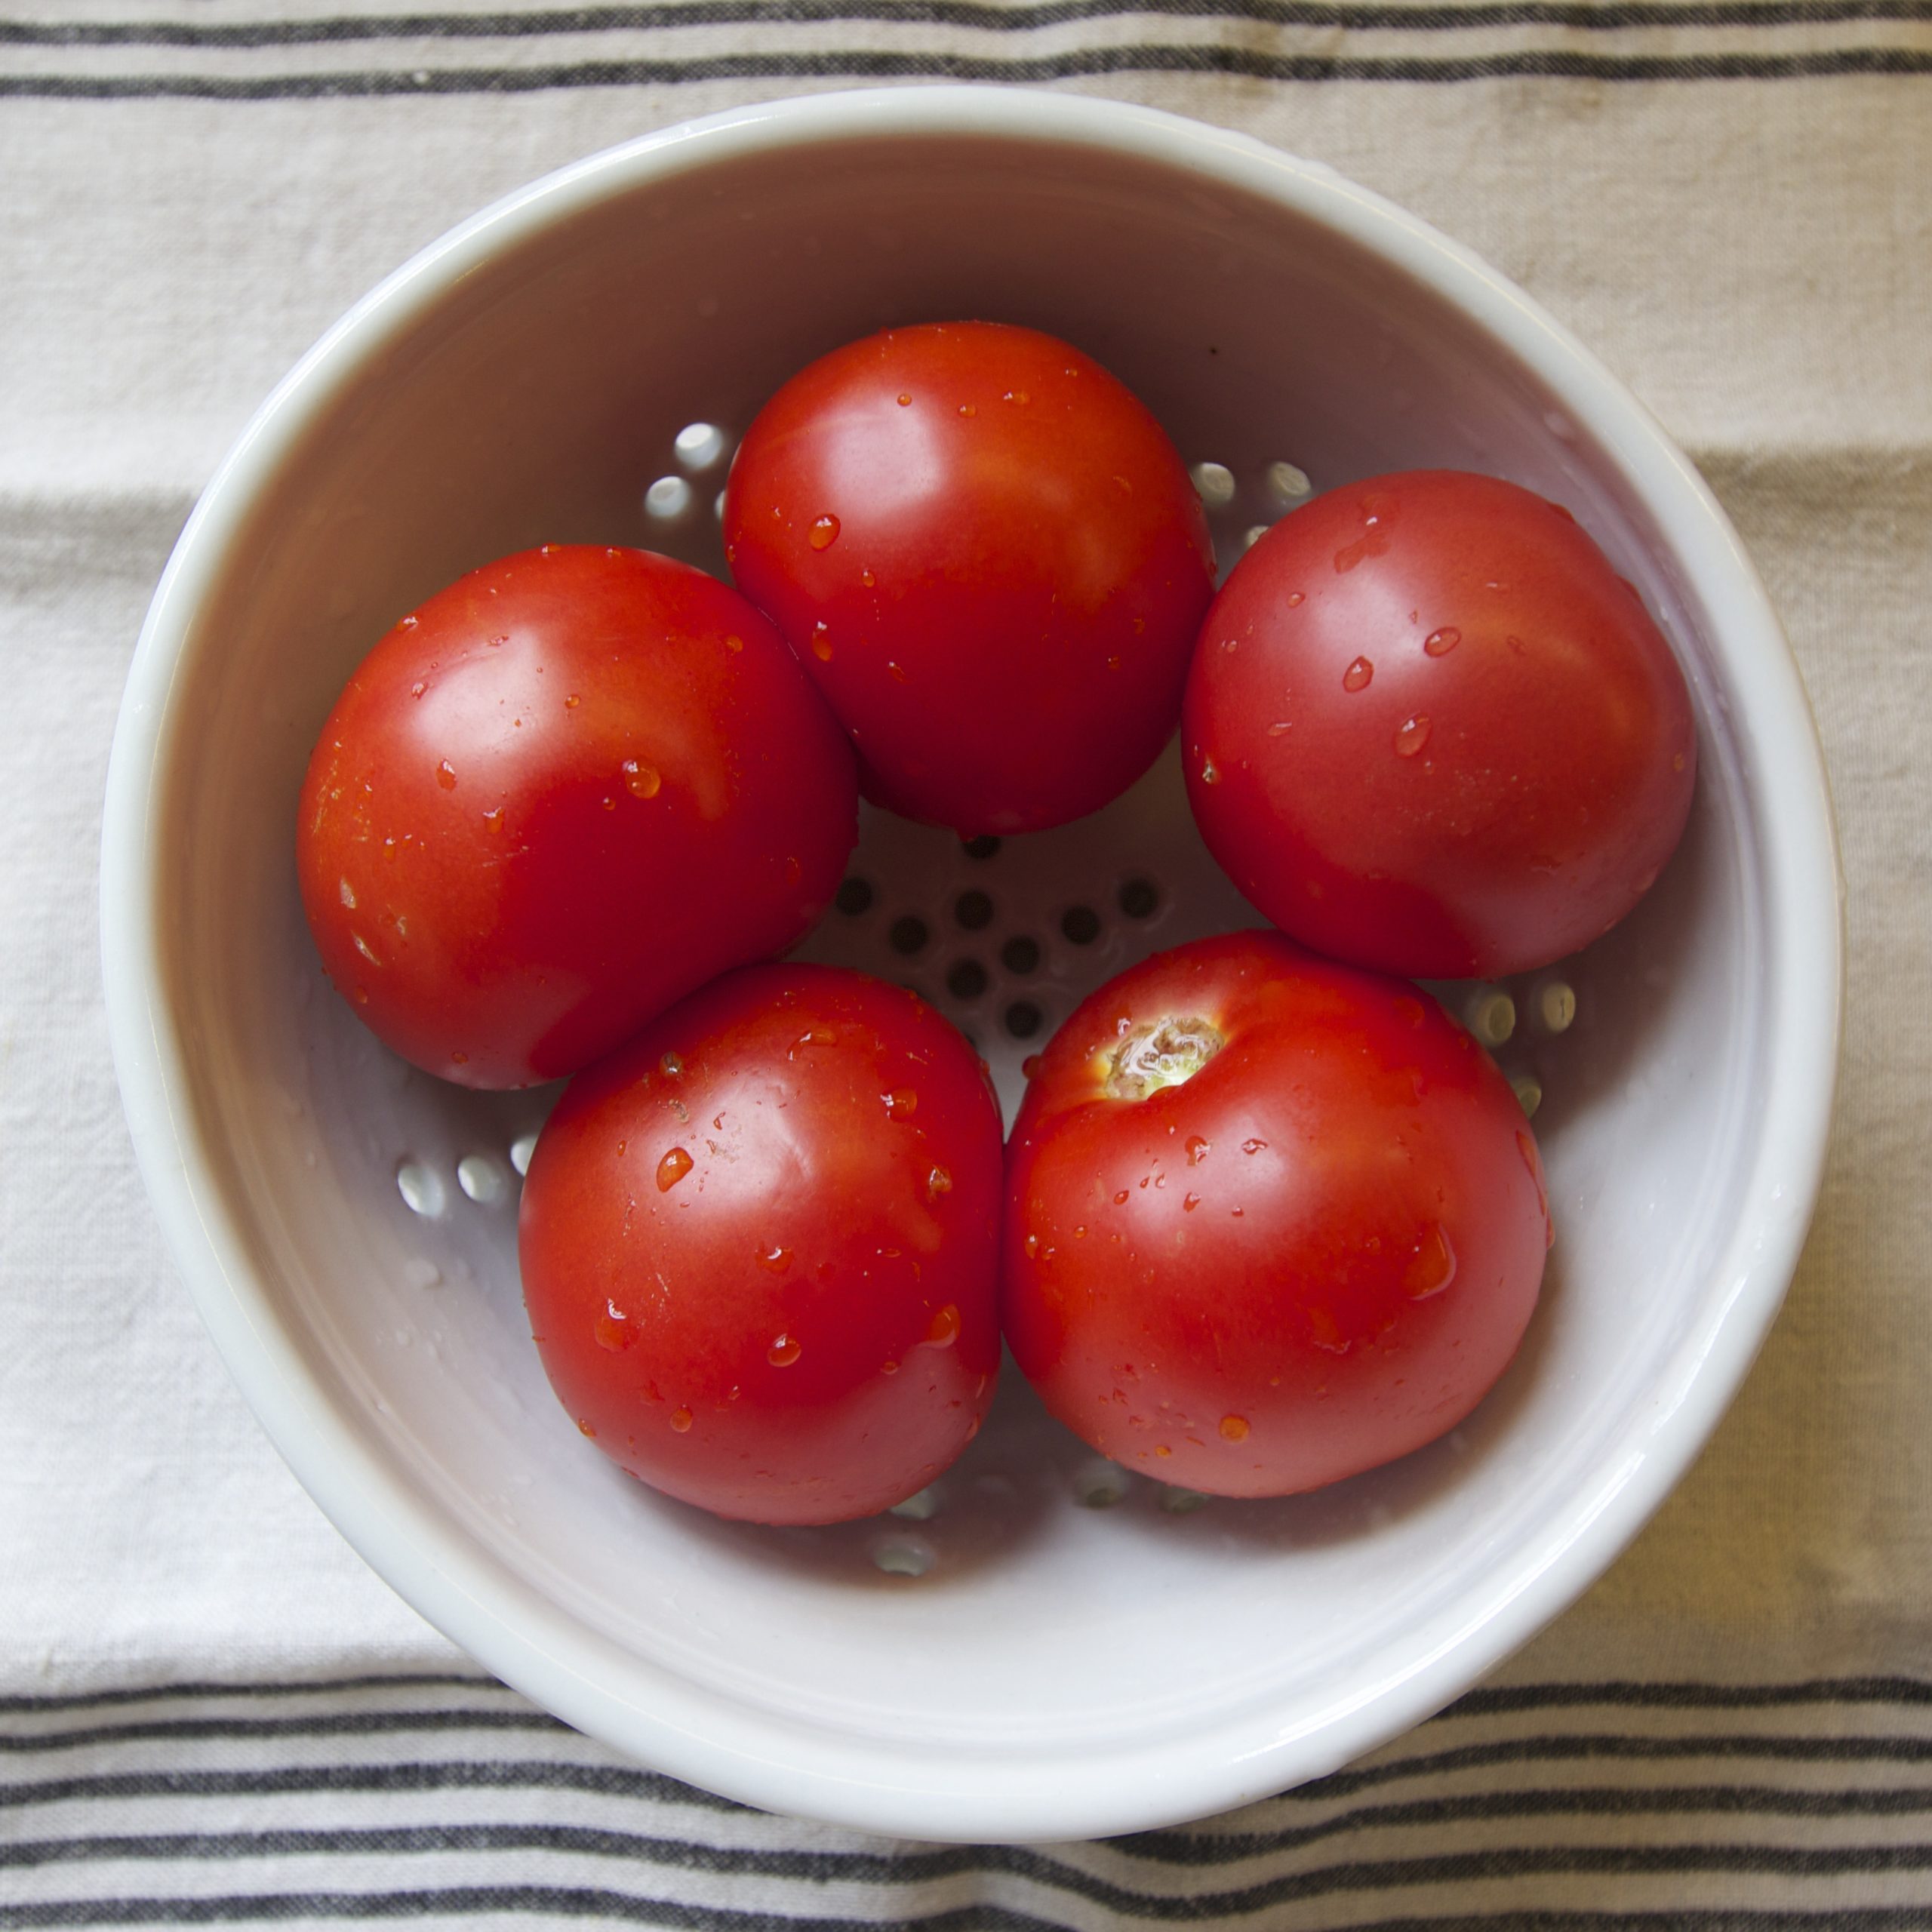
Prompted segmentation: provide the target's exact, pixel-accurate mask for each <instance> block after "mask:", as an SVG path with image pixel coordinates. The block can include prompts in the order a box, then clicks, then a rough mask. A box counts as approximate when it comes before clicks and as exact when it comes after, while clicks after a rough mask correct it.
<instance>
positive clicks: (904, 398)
mask: <svg viewBox="0 0 1932 1932" xmlns="http://www.w3.org/2000/svg"><path fill="white" fill-rule="evenodd" d="M899 406H900V408H901V409H908V408H911V407H912V398H911V397H910V396H909V395H907V394H906V392H905V391H904V390H903V389H901V390H900V392H899Z"/></svg>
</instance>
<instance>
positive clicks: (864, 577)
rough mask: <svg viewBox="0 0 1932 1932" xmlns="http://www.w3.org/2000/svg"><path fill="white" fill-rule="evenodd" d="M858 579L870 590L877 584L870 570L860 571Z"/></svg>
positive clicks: (876, 579)
mask: <svg viewBox="0 0 1932 1932" xmlns="http://www.w3.org/2000/svg"><path fill="white" fill-rule="evenodd" d="M859 581H860V583H863V585H864V586H866V589H868V590H870V589H873V588H874V587H875V586H876V585H877V584H878V578H877V577H874V576H873V575H872V572H871V571H860V573H859Z"/></svg>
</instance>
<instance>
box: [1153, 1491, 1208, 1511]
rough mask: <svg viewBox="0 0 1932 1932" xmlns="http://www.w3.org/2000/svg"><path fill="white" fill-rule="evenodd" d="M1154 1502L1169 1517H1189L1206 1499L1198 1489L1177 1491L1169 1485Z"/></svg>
mask: <svg viewBox="0 0 1932 1932" xmlns="http://www.w3.org/2000/svg"><path fill="white" fill-rule="evenodd" d="M1155 1501H1156V1502H1157V1503H1159V1505H1160V1506H1161V1508H1162V1509H1164V1510H1165V1511H1166V1512H1168V1515H1170V1516H1190V1515H1192V1514H1193V1513H1194V1512H1195V1510H1197V1509H1199V1508H1200V1507H1201V1504H1202V1503H1205V1502H1206V1501H1207V1497H1204V1496H1203V1495H1202V1494H1201V1492H1200V1491H1199V1490H1198V1489H1177V1488H1175V1487H1173V1486H1172V1485H1171V1484H1170V1485H1169V1486H1168V1487H1166V1488H1164V1489H1163V1490H1162V1491H1161V1493H1160V1494H1159V1495H1158V1497H1156V1498H1155Z"/></svg>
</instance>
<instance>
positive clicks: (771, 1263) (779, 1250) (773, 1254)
mask: <svg viewBox="0 0 1932 1932" xmlns="http://www.w3.org/2000/svg"><path fill="white" fill-rule="evenodd" d="M791 1265H792V1251H791V1250H790V1249H789V1247H778V1246H777V1245H776V1244H774V1245H773V1246H772V1247H768V1248H767V1249H765V1251H764V1252H763V1253H762V1254H760V1255H759V1257H758V1266H760V1267H761V1268H768V1269H771V1272H772V1273H773V1274H774V1275H782V1274H783V1273H784V1272H785V1271H786V1269H788V1268H789V1267H790V1266H791Z"/></svg>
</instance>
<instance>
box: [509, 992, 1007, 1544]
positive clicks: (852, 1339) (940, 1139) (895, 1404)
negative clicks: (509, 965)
mask: <svg viewBox="0 0 1932 1932" xmlns="http://www.w3.org/2000/svg"><path fill="white" fill-rule="evenodd" d="M1000 1160H1001V1156H1000V1118H999V1109H998V1106H996V1104H995V1102H994V1100H993V1097H992V1088H991V1086H990V1084H989V1082H988V1081H987V1078H986V1072H985V1069H983V1067H982V1066H981V1065H980V1063H979V1061H978V1060H977V1059H976V1058H975V1057H974V1053H973V1051H972V1049H971V1048H970V1047H969V1046H968V1045H967V1044H966V1042H965V1041H964V1039H962V1038H961V1037H960V1035H958V1033H957V1032H955V1031H954V1030H953V1029H952V1027H950V1026H948V1025H947V1024H946V1022H945V1021H944V1020H942V1019H941V1018H940V1017H939V1015H938V1014H936V1013H935V1012H934V1011H933V1010H932V1009H931V1008H930V1007H929V1006H927V1005H925V1004H924V1003H923V1002H922V1001H920V1000H918V998H915V997H914V995H912V994H910V993H908V992H902V991H901V990H900V989H898V988H897V987H894V986H888V985H886V984H885V983H884V982H883V981H881V980H872V979H869V978H867V977H865V976H864V975H863V974H858V973H848V972H843V971H838V970H837V969H835V968H831V967H825V966H761V967H752V968H748V969H747V970H746V971H743V972H738V973H734V974H730V975H728V977H725V978H724V979H721V980H717V981H716V982H715V983H713V984H712V985H710V986H706V988H705V989H703V992H699V993H697V994H695V995H693V996H692V997H691V998H689V999H688V1000H686V1001H684V1002H683V1003H682V1004H681V1005H679V1006H677V1007H675V1008H673V1009H672V1011H670V1012H669V1013H666V1014H663V1015H661V1016H660V1017H659V1018H658V1019H657V1020H655V1021H654V1023H652V1024H651V1026H649V1027H648V1029H646V1030H645V1032H643V1033H641V1035H638V1038H636V1039H635V1040H634V1041H631V1042H630V1043H629V1044H627V1045H626V1046H625V1047H624V1048H622V1049H621V1050H620V1051H619V1052H617V1053H616V1054H612V1055H611V1057H609V1058H608V1060H603V1061H601V1062H600V1063H598V1065H597V1066H594V1067H592V1069H590V1070H589V1072H586V1073H584V1074H583V1075H580V1077H579V1078H577V1080H576V1081H574V1083H573V1084H571V1087H570V1088H569V1089H568V1091H566V1093H565V1095H564V1097H563V1100H561V1103H559V1104H558V1108H557V1109H556V1112H555V1113H554V1114H552V1116H551V1118H550V1120H549V1124H548V1125H547V1126H546V1128H544V1130H543V1134H542V1135H541V1136H540V1138H539V1140H538V1141H537V1151H536V1153H535V1155H534V1156H533V1158H532V1159H531V1164H530V1174H529V1177H528V1180H527V1181H526V1183H525V1187H524V1193H523V1208H522V1219H521V1227H520V1241H521V1255H522V1263H523V1284H524V1294H525V1300H526V1301H527V1302H528V1306H529V1309H530V1318H531V1327H532V1328H533V1329H534V1331H535V1332H536V1338H537V1347H538V1349H539V1350H540V1352H541V1353H542V1355H543V1366H544V1367H545V1368H546V1370H547V1371H548V1372H549V1377H550V1380H551V1383H552V1386H554V1387H555V1389H556V1391H557V1393H558V1396H559V1397H560V1398H561V1400H562V1401H563V1403H564V1405H565V1407H566V1408H567V1409H568V1411H570V1413H571V1415H572V1416H574V1417H576V1418H577V1423H578V1426H579V1427H580V1429H583V1432H584V1433H585V1434H586V1435H588V1436H590V1437H591V1438H593V1439H594V1440H595V1442H596V1444H597V1446H598V1447H599V1448H600V1449H601V1450H602V1451H604V1452H605V1454H606V1455H608V1456H609V1457H611V1458H612V1459H613V1460H614V1461H616V1462H617V1463H620V1464H622V1465H623V1467H624V1468H626V1469H628V1470H629V1471H630V1472H631V1473H632V1475H637V1476H641V1478H643V1479H644V1480H645V1481H646V1482H648V1483H649V1484H651V1485H652V1486H653V1487H655V1488H657V1489H661V1490H663V1491H665V1492H666V1494H669V1495H672V1496H675V1497H681V1498H682V1499H683V1500H685V1501H686V1502H688V1503H697V1504H699V1505H700V1506H702V1507H703V1508H705V1509H711V1510H714V1511H715V1512H717V1513H718V1515H721V1516H737V1517H743V1518H750V1519H751V1520H752V1521H757V1522H765V1523H829V1522H838V1521H843V1520H844V1518H848V1517H852V1516H864V1515H871V1514H872V1513H873V1512H875V1511H877V1510H880V1509H886V1508H888V1507H889V1506H891V1505H892V1504H893V1503H897V1502H900V1501H901V1500H903V1498H905V1497H907V1496H909V1495H910V1494H912V1492H913V1491H915V1490H917V1489H920V1488H921V1487H924V1485H925V1484H927V1483H928V1482H930V1481H931V1480H932V1478H934V1476H935V1475H937V1474H938V1473H939V1472H940V1470H942V1469H944V1468H945V1467H946V1465H947V1464H948V1463H950V1462H952V1460H953V1459H954V1458H955V1457H956V1456H958V1454H959V1452H960V1451H961V1450H962V1449H964V1447H965V1446H966V1445H967V1444H968V1442H970V1441H971V1440H972V1439H973V1437H974V1435H975V1434H976V1433H977V1431H978V1429H979V1426H980V1421H981V1420H982V1418H983V1417H984V1416H985V1414H986V1408H987V1405H988V1404H989V1402H990V1401H991V1400H992V1388H993V1382H994V1378H995V1376H996V1375H997V1374H998V1369H999V1327H998V1312H997V1309H996V1306H995V1302H996V1295H995V1278H996V1275H997V1270H998V1259H997V1247H998V1223H999V1201H1000Z"/></svg>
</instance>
